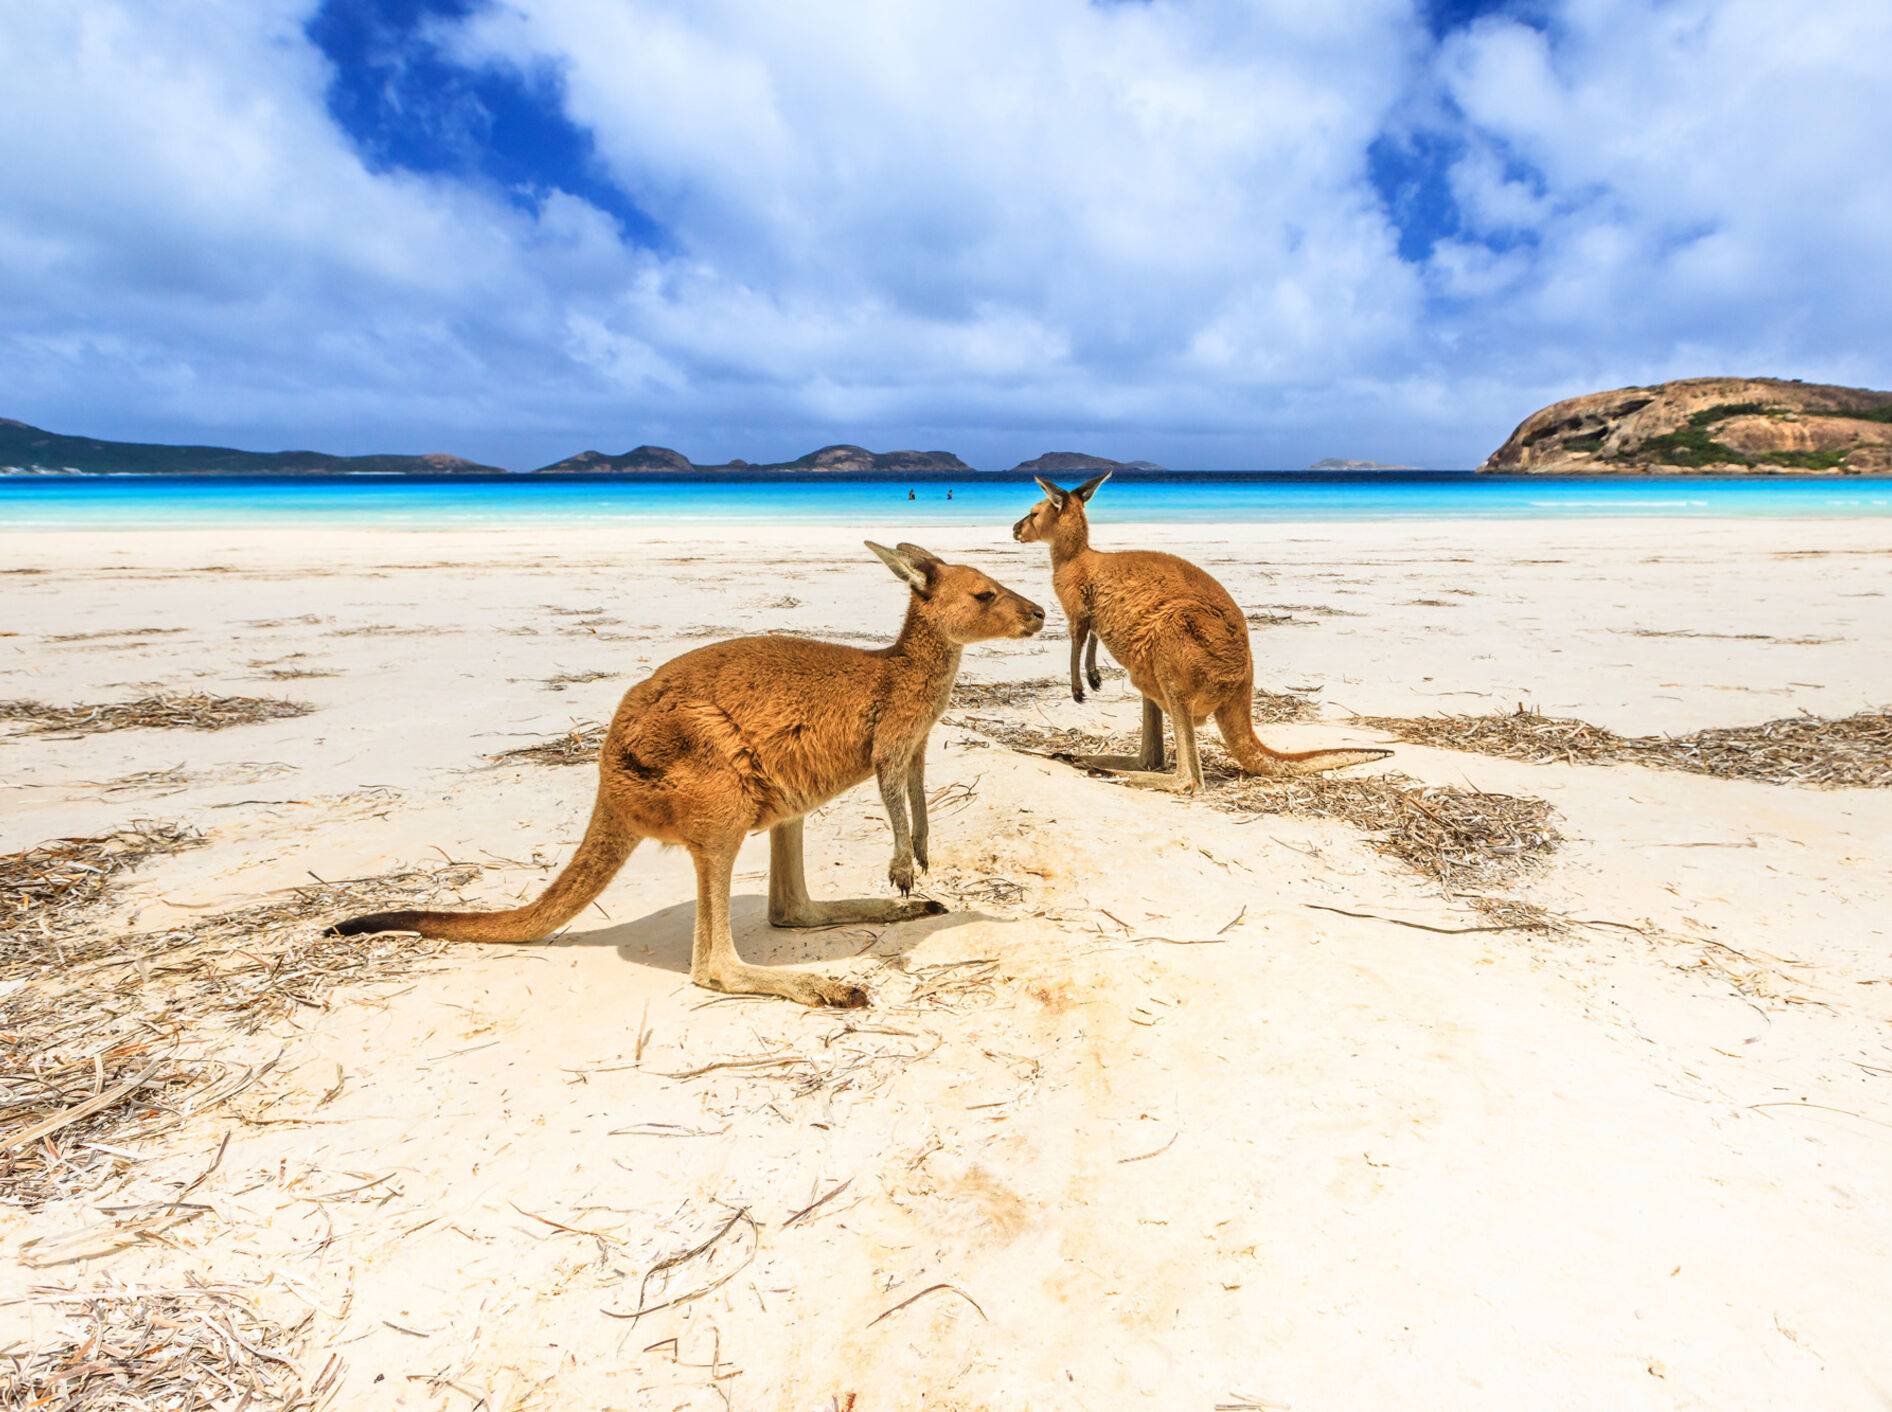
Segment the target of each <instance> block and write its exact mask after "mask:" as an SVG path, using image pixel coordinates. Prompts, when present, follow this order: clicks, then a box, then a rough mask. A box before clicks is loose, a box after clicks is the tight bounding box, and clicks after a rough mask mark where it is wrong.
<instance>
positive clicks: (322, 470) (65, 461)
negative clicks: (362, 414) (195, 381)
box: [0, 417, 505, 476]
mask: <svg viewBox="0 0 1892 1412" xmlns="http://www.w3.org/2000/svg"><path fill="white" fill-rule="evenodd" d="M0 471H8V472H12V473H15V474H22V473H24V474H35V473H37V474H44V475H57V474H60V473H70V472H75V471H76V472H79V473H81V474H88V475H108V474H114V473H116V474H119V475H179V476H189V475H226V476H284V475H363V474H378V475H390V474H392V475H410V476H442V475H503V474H505V472H504V471H502V470H501V469H500V468H499V467H498V466H482V465H480V464H479V463H477V462H475V461H466V460H462V459H461V458H460V457H458V456H448V455H445V454H443V453H440V452H432V453H429V454H426V455H421V456H401V455H393V454H388V455H376V456H331V455H328V454H327V453H326V452H322V451H238V450H235V449H233V448H231V447H228V446H164V445H159V444H155V443H147V442H141V441H100V440H98V439H96V438H94V437H89V436H64V435H61V434H60V433H59V432H53V431H42V430H41V429H40V428H39V427H31V426H28V425H27V424H26V423H25V422H16V421H12V420H10V419H9V418H6V417H0Z"/></svg>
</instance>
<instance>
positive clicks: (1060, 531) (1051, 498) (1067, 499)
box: [1012, 471, 1110, 544]
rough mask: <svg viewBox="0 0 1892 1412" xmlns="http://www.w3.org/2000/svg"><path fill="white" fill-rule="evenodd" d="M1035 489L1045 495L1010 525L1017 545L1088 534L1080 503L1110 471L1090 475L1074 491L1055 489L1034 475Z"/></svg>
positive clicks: (1083, 502) (1101, 482)
mask: <svg viewBox="0 0 1892 1412" xmlns="http://www.w3.org/2000/svg"><path fill="white" fill-rule="evenodd" d="M1033 479H1034V480H1036V481H1037V482H1038V488H1039V489H1040V490H1042V491H1044V493H1045V498H1044V499H1043V500H1040V501H1039V502H1038V503H1037V504H1036V505H1034V506H1032V507H1031V509H1030V510H1029V511H1028V512H1027V513H1026V515H1025V518H1024V519H1022V520H1020V521H1019V522H1018V523H1017V524H1015V525H1013V526H1012V538H1013V539H1015V540H1017V541H1018V542H1019V543H1020V544H1036V543H1037V542H1038V541H1039V540H1043V541H1045V542H1046V543H1047V544H1056V543H1057V542H1058V541H1059V540H1060V539H1067V538H1074V537H1075V538H1079V539H1080V542H1081V537H1082V535H1084V534H1086V533H1088V531H1089V528H1090V525H1089V521H1088V520H1087V518H1086V517H1085V514H1084V506H1085V505H1086V504H1087V503H1089V501H1090V498H1091V497H1092V496H1093V495H1095V494H1096V493H1097V487H1098V486H1100V485H1102V484H1103V483H1104V482H1105V481H1107V480H1109V479H1110V472H1109V471H1105V472H1104V473H1103V474H1102V475H1101V476H1092V477H1091V478H1090V479H1089V480H1087V481H1085V482H1084V484H1082V485H1080V486H1078V487H1077V489H1075V490H1059V489H1058V487H1057V486H1055V485H1053V484H1052V483H1051V482H1050V481H1048V480H1046V479H1044V478H1043V477H1042V476H1034V477H1033Z"/></svg>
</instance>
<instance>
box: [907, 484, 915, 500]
mask: <svg viewBox="0 0 1892 1412" xmlns="http://www.w3.org/2000/svg"><path fill="white" fill-rule="evenodd" d="M917 498H918V497H917V496H915V495H914V493H913V487H912V486H908V487H907V499H909V500H914V499H917Z"/></svg>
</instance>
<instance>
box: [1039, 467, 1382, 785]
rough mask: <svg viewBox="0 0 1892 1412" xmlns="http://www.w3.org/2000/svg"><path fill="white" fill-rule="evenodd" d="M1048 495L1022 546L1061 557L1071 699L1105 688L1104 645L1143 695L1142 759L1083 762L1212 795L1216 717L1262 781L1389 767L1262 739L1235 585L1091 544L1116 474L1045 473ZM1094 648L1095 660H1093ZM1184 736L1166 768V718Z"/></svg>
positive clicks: (1054, 568)
mask: <svg viewBox="0 0 1892 1412" xmlns="http://www.w3.org/2000/svg"><path fill="white" fill-rule="evenodd" d="M1034 479H1036V480H1038V486H1039V488H1040V489H1041V490H1043V491H1044V493H1045V498H1044V499H1043V500H1040V501H1039V502H1038V503H1037V504H1036V505H1034V506H1032V507H1031V511H1030V513H1029V514H1027V515H1026V516H1025V518H1024V519H1022V520H1020V521H1019V522H1018V523H1017V524H1016V525H1014V526H1013V527H1012V538H1014V539H1016V540H1017V541H1018V542H1019V543H1020V544H1035V543H1038V542H1040V541H1042V542H1043V543H1044V544H1045V545H1046V546H1047V547H1048V548H1049V549H1050V550H1051V582H1052V586H1053V587H1054V588H1056V590H1057V594H1058V602H1059V603H1061V604H1062V605H1063V606H1064V616H1065V617H1066V618H1067V619H1069V620H1070V624H1071V696H1072V697H1073V699H1075V700H1078V701H1082V700H1083V699H1084V683H1085V681H1086V680H1088V681H1089V682H1090V684H1091V686H1092V687H1093V688H1096V687H1101V686H1102V685H1103V677H1102V676H1101V675H1100V674H1099V673H1098V670H1097V644H1098V643H1099V642H1100V641H1101V642H1102V643H1103V644H1104V646H1106V647H1108V648H1109V649H1110V655H1111V656H1113V657H1115V658H1116V659H1117V660H1118V661H1119V662H1121V663H1122V664H1123V666H1124V670H1126V671H1127V672H1129V674H1130V683H1131V685H1133V686H1134V687H1136V689H1137V690H1138V691H1140V692H1142V693H1143V741H1142V747H1141V749H1140V750H1139V752H1138V753H1137V754H1136V755H1134V756H1131V755H1087V756H1083V757H1081V758H1080V759H1079V762H1078V763H1080V764H1082V765H1084V766H1086V767H1088V768H1091V769H1097V770H1104V771H1108V772H1110V773H1113V774H1118V775H1121V776H1122V777H1123V778H1124V780H1125V781H1126V782H1127V783H1130V784H1138V785H1144V786H1147V787H1149V788H1152V789H1167V790H1174V791H1177V792H1179V793H1190V792H1193V791H1195V790H1198V789H1201V788H1202V761H1201V759H1200V757H1199V756H1198V755H1197V753H1196V727H1197V726H1198V725H1200V724H1201V723H1202V722H1203V721H1205V720H1207V719H1208V718H1209V717H1210V716H1212V715H1213V716H1214V717H1215V723H1216V726H1217V727H1218V728H1219V729H1220V730H1221V732H1222V742H1223V744H1224V745H1226V746H1227V747H1228V752H1229V754H1230V755H1232V756H1234V757H1235V763H1236V764H1237V765H1238V766H1240V767H1241V768H1242V769H1243V770H1245V771H1246V772H1247V773H1249V774H1251V775H1307V774H1313V773H1314V772H1316V771H1318V770H1336V769H1339V768H1340V767H1341V766H1343V765H1363V764H1365V763H1367V762H1368V761H1369V760H1383V759H1385V758H1386V757H1387V756H1388V755H1391V754H1392V753H1393V752H1392V751H1390V750H1298V751H1282V750H1272V749H1270V748H1269V747H1268V746H1266V745H1264V744H1263V743H1262V741H1261V738H1260V737H1259V736H1257V735H1256V734H1255V718H1254V692H1255V659H1254V656H1253V655H1252V654H1251V653H1250V651H1249V648H1248V620H1247V619H1246V618H1245V617H1243V616H1242V610H1241V609H1240V608H1238V607H1236V606H1235V600H1234V599H1233V598H1231V597H1229V593H1228V590H1227V589H1225V588H1223V587H1222V585H1221V584H1219V583H1217V582H1216V581H1215V579H1213V578H1212V577H1210V576H1209V575H1208V574H1207V573H1204V572H1203V571H1202V570H1201V569H1199V568H1197V567H1196V566H1195V565H1194V564H1192V563H1190V562H1189V561H1188V560H1187V559H1179V558H1177V557H1176V556H1175V555H1174V554H1159V553H1155V552H1152V551H1148V550H1141V549H1130V550H1120V551H1117V552H1115V553H1108V552H1105V551H1103V550H1099V549H1093V548H1091V544H1090V522H1089V520H1088V519H1087V518H1086V516H1085V511H1084V507H1085V505H1086V504H1088V503H1089V501H1090V498H1091V497H1092V496H1093V495H1095V494H1096V493H1097V488H1098V487H1099V486H1101V485H1102V484H1103V483H1104V482H1105V481H1107V480H1109V479H1110V472H1108V471H1105V472H1104V473H1103V474H1102V475H1100V476H1093V477H1092V478H1091V479H1090V480H1087V481H1085V482H1084V484H1082V485H1080V486H1078V487H1077V488H1076V489H1075V490H1060V489H1059V488H1058V487H1057V486H1055V485H1053V484H1052V483H1051V482H1050V481H1048V480H1043V479H1040V478H1038V477H1034ZM1087 652H1088V657H1086V653H1087ZM1165 714H1167V715H1168V716H1169V718H1170V721H1171V723H1172V725H1173V727H1174V729H1175V732H1176V765H1175V769H1174V771H1173V772H1170V771H1166V770H1165V769H1164V760H1163V717H1164V715H1165Z"/></svg>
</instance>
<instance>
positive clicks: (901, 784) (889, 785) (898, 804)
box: [875, 764, 913, 858]
mask: <svg viewBox="0 0 1892 1412" xmlns="http://www.w3.org/2000/svg"><path fill="white" fill-rule="evenodd" d="M875 773H876V775H877V776H878V778H879V783H880V802H881V803H882V804H884V805H885V806H886V809H887V822H888V824H889V825H891V826H892V828H893V851H894V856H895V857H896V858H899V857H903V856H906V855H908V854H910V853H911V852H912V851H913V830H912V827H911V825H910V824H909V822H908V819H907V779H906V771H905V770H904V769H901V768H899V767H898V766H895V765H893V764H883V765H879V766H877V767H876V769H875Z"/></svg>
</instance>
